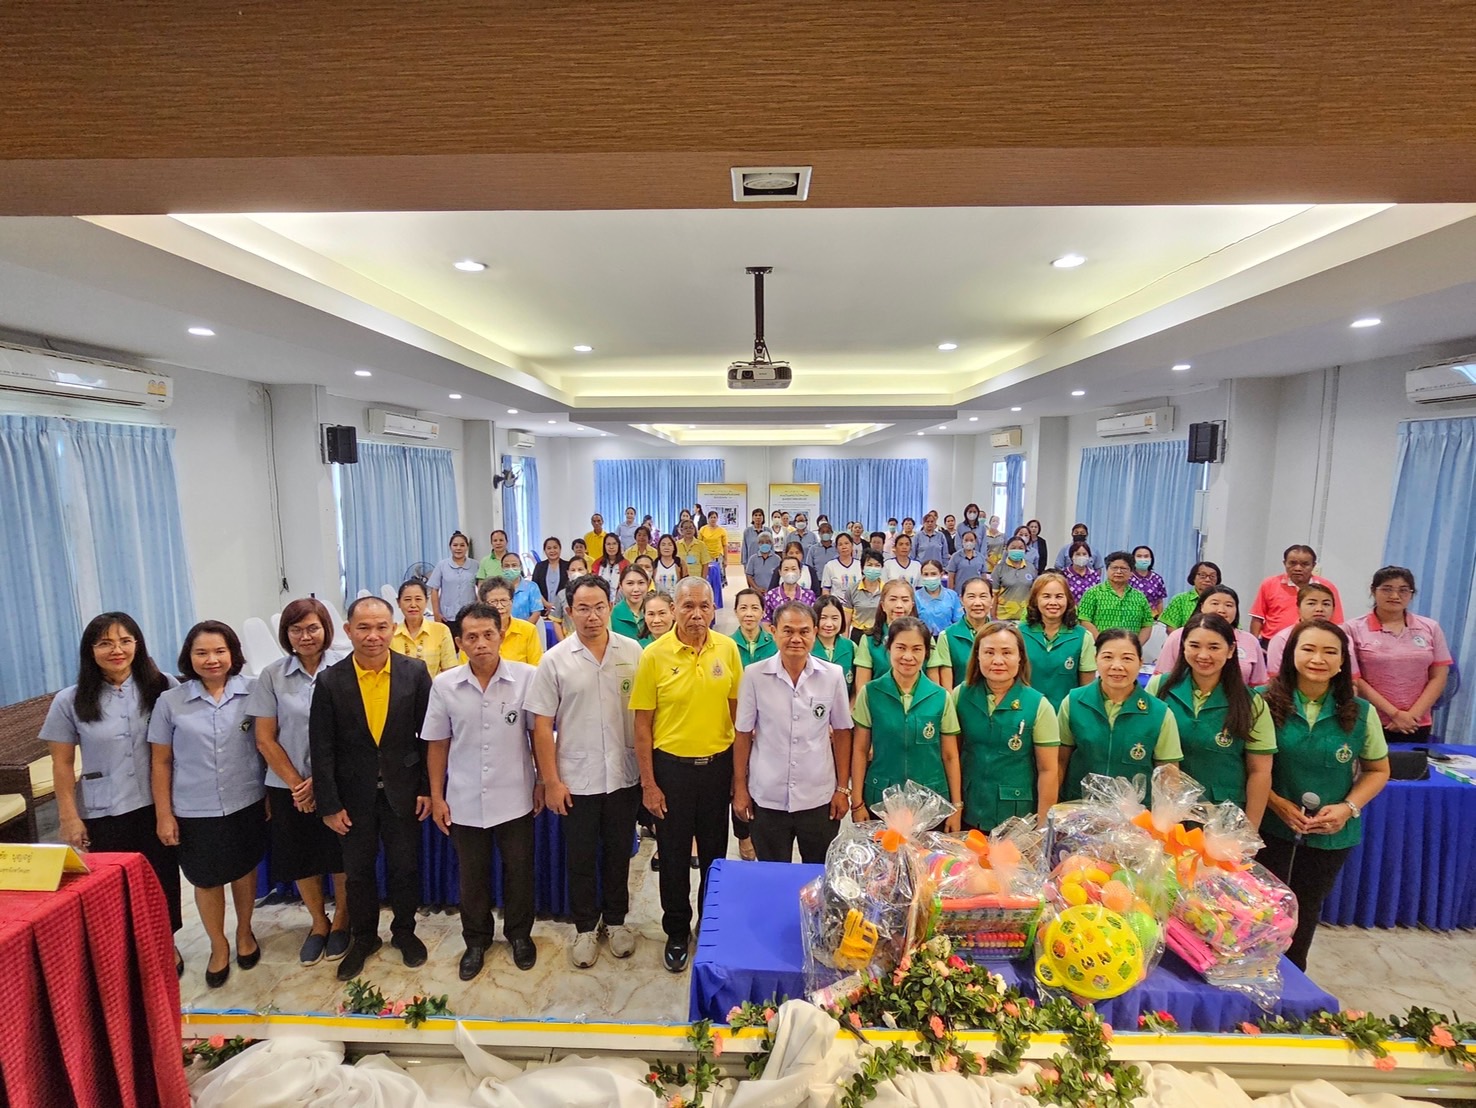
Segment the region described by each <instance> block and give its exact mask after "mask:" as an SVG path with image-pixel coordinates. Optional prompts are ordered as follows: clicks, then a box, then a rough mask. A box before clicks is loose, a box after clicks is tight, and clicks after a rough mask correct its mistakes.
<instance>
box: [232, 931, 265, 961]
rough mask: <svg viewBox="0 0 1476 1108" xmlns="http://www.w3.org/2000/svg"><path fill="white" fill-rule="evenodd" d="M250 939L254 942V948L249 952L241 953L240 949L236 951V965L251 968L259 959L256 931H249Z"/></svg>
mask: <svg viewBox="0 0 1476 1108" xmlns="http://www.w3.org/2000/svg"><path fill="white" fill-rule="evenodd" d="M251 941H252V942H253V943H256V949H255V950H253V951H252V952H251V953H250V954H242V953H241V952H240V949H239V948H237V951H236V965H238V966H240V967H241V968H242V969H252V968H253V967H254V966H255V965H256V963H257V962H260V961H261V943H259V942H257V941H256V932H254V931H253V932H252V933H251Z"/></svg>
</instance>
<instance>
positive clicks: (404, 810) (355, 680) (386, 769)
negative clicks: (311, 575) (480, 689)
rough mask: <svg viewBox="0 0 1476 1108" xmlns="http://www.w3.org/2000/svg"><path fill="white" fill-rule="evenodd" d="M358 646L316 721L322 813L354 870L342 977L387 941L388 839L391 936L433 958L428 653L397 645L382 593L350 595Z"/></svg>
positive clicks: (409, 951) (311, 737) (321, 698)
mask: <svg viewBox="0 0 1476 1108" xmlns="http://www.w3.org/2000/svg"><path fill="white" fill-rule="evenodd" d="M343 629H344V631H346V632H347V633H348V637H349V641H350V642H352V643H353V647H354V652H353V653H352V654H351V655H349V656H348V657H347V658H345V659H343V660H342V661H341V662H338V663H336V664H334V665H331V666H329V667H328V668H327V669H325V670H323V672H322V673H320V674H319V675H318V679H317V681H316V683H315V685H314V688H313V706H312V712H311V715H310V716H309V721H308V744H309V747H310V748H311V751H312V767H313V794H314V797H315V799H316V801H317V807H318V814H319V815H320V816H322V817H323V822H324V823H326V824H327V825H328V826H329V827H330V828H332V829H333V830H334V831H336V832H337V833H338V834H339V835H340V836H341V837H342V839H343V863H344V866H343V868H344V871H345V872H346V874H347V876H348V916H349V934H350V937H351V941H350V943H349V949H348V953H347V954H345V955H344V958H343V961H342V962H340V963H339V966H338V979H339V980H340V981H348V980H351V979H353V978H355V977H357V976H358V975H359V973H360V972H361V971H362V970H363V968H364V960H365V959H366V958H368V957H369V955H371V954H373V953H374V952H375V951H376V950H378V949H379V948H380V946H381V945H382V943H381V940H380V938H379V890H378V887H377V884H376V882H375V877H374V863H375V858H376V857H377V855H378V853H379V846H380V844H381V843H383V844H384V855H385V870H386V873H387V876H388V879H389V894H390V906H391V907H392V908H393V909H394V922H393V923H391V925H390V933H391V935H392V938H391V940H390V941H391V942H392V943H393V944H394V946H395V947H397V948H398V949H399V951H400V953H401V954H402V955H404V958H405V964H406V965H407V966H419V965H423V964H424V963H425V958H426V950H425V944H424V943H423V942H421V941H420V940H419V939H418V938H416V937H415V909H416V906H417V905H418V904H419V902H420V865H419V859H420V828H419V826H418V824H419V821H421V820H423V819H425V818H426V816H428V815H429V814H430V782H429V779H428V778H427V776H426V764H425V753H424V750H423V749H422V745H423V744H422V743H421V741H420V728H421V725H422V724H423V723H424V722H425V709H426V705H427V704H428V703H429V702H430V690H431V679H430V673H429V671H428V670H427V669H426V668H425V663H424V662H422V661H421V660H420V659H418V658H408V657H405V656H404V655H401V654H396V653H394V652H392V651H391V650H390V648H389V644H390V636H391V635H392V634H393V633H394V629H395V621H394V613H393V611H392V609H391V608H390V606H389V604H388V603H386V602H385V601H384V600H382V599H381V598H380V597H377V596H362V597H360V598H359V599H357V600H355V601H354V602H353V603H352V604H350V605H349V610H348V622H347V623H345V624H344V628H343Z"/></svg>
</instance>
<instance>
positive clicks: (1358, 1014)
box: [1343, 1008, 1368, 1020]
mask: <svg viewBox="0 0 1476 1108" xmlns="http://www.w3.org/2000/svg"><path fill="white" fill-rule="evenodd" d="M1343 1015H1345V1016H1347V1017H1348V1018H1349V1019H1350V1020H1361V1019H1362V1018H1363V1017H1364V1016H1366V1015H1368V1013H1367V1012H1365V1011H1363V1009H1361V1008H1344V1009H1343Z"/></svg>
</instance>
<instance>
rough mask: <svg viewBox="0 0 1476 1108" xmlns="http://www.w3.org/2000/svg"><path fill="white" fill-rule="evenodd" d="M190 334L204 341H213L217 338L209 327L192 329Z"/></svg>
mask: <svg viewBox="0 0 1476 1108" xmlns="http://www.w3.org/2000/svg"><path fill="white" fill-rule="evenodd" d="M190 334H192V335H195V336H196V337H198V338H202V339H212V338H214V337H215V332H214V331H212V330H211V329H210V328H209V327H191V328H190Z"/></svg>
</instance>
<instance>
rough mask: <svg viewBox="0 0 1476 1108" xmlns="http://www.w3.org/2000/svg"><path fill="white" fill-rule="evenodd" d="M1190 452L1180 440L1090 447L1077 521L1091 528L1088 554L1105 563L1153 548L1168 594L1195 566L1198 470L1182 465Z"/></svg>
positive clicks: (1083, 468)
mask: <svg viewBox="0 0 1476 1108" xmlns="http://www.w3.org/2000/svg"><path fill="white" fill-rule="evenodd" d="M1188 452H1189V444H1188V442H1187V441H1186V440H1184V439H1170V440H1167V441H1161V442H1134V443H1124V444H1122V445H1119V446H1089V447H1087V448H1086V449H1085V450H1083V451H1082V452H1081V476H1080V480H1079V481H1078V483H1077V486H1076V518H1077V519H1079V520H1081V521H1082V522H1083V523H1085V524H1086V525H1087V527H1088V528H1089V530H1090V532H1091V539H1090V541H1091V544H1092V549H1093V550H1095V551H1097V552H1098V553H1100V554H1102V555H1103V556H1104V557H1105V556H1106V555H1108V554H1110V553H1112V552H1113V551H1114V550H1131V549H1132V548H1133V547H1134V546H1135V545H1144V546H1151V547H1152V548H1153V554H1154V559H1155V561H1154V568H1155V570H1156V571H1157V572H1158V574H1159V576H1161V577H1162V578H1163V579H1164V581H1165V582H1167V584H1168V588H1169V592H1170V593H1171V594H1172V593H1174V592H1177V591H1178V589H1179V587H1180V582H1182V581H1183V580H1184V578H1185V577H1186V576H1188V573H1189V567H1190V566H1191V565H1193V564H1194V555H1195V543H1194V493H1195V490H1196V489H1198V488H1199V478H1200V466H1199V463H1196V464H1194V465H1190V464H1189V463H1188V462H1187V461H1185V458H1186V457H1187V456H1188ZM1058 541H1059V540H1058Z"/></svg>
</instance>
